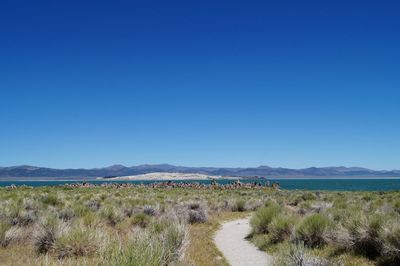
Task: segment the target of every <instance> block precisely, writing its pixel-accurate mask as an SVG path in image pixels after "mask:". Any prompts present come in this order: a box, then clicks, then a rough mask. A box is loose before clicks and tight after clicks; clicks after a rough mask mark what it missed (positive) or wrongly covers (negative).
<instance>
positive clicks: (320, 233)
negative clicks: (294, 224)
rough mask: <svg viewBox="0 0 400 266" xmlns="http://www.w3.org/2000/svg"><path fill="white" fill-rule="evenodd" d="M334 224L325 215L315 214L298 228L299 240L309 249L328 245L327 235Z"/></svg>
mask: <svg viewBox="0 0 400 266" xmlns="http://www.w3.org/2000/svg"><path fill="white" fill-rule="evenodd" d="M332 226H333V224H332V222H331V220H329V218H328V217H326V216H325V215H323V214H313V215H310V216H308V217H306V218H305V219H304V220H303V222H302V223H301V224H300V225H299V227H298V228H297V232H296V233H297V238H298V240H300V241H302V242H304V244H305V245H306V246H308V247H311V248H314V247H320V246H323V245H325V244H326V243H327V241H328V239H327V235H328V233H329V230H330V229H331V228H332Z"/></svg>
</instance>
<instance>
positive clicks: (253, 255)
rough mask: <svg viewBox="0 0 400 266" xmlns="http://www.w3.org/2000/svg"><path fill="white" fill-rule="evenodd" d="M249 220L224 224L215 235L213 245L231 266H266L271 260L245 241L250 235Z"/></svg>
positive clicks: (264, 253) (270, 263)
mask: <svg viewBox="0 0 400 266" xmlns="http://www.w3.org/2000/svg"><path fill="white" fill-rule="evenodd" d="M249 221H250V219H249V218H247V219H239V220H234V221H230V222H226V223H224V224H223V225H222V227H221V229H220V230H219V231H218V232H217V234H216V235H215V243H216V245H217V247H218V249H219V250H220V251H221V252H222V253H223V254H224V257H225V258H226V259H227V261H228V262H229V264H230V265H232V266H261V265H262V266H267V265H272V262H273V259H272V257H271V256H270V255H268V254H267V253H266V252H264V251H261V250H259V249H258V248H257V247H256V246H254V245H253V244H251V243H250V242H249V241H247V240H246V239H245V237H246V236H247V235H248V234H249V233H250V230H251V228H250V224H249Z"/></svg>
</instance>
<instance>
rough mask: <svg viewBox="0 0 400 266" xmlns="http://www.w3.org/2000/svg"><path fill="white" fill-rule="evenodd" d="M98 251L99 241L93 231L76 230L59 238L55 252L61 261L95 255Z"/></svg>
mask: <svg viewBox="0 0 400 266" xmlns="http://www.w3.org/2000/svg"><path fill="white" fill-rule="evenodd" d="M97 249H98V241H97V237H96V234H95V232H94V231H93V230H88V229H82V228H75V229H73V230H72V231H70V232H68V233H67V234H65V235H63V236H61V237H59V238H58V239H57V240H56V242H55V250H56V252H57V256H58V258H59V259H63V258H66V257H80V256H89V255H93V254H94V253H95V252H96V250H97Z"/></svg>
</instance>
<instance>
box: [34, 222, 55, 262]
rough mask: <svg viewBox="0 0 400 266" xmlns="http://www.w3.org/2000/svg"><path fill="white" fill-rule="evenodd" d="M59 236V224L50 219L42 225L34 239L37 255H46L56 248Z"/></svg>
mask: <svg viewBox="0 0 400 266" xmlns="http://www.w3.org/2000/svg"><path fill="white" fill-rule="evenodd" d="M56 236H57V223H56V222H55V221H54V220H53V219H51V218H50V219H48V220H47V221H46V223H44V224H42V226H41V228H40V229H39V230H38V231H37V232H36V235H35V237H34V243H33V245H34V247H35V250H36V252H37V253H39V254H45V253H47V252H49V251H50V250H52V249H53V248H54V242H55V241H56Z"/></svg>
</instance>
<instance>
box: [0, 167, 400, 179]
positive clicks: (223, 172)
mask: <svg viewBox="0 0 400 266" xmlns="http://www.w3.org/2000/svg"><path fill="white" fill-rule="evenodd" d="M154 172H166V173H198V174H206V175H215V176H240V177H254V176H264V177H271V176H273V177H285V176H300V177H301V176H338V177H339V176H343V177H346V176H348V177H352V176H396V177H397V176H400V170H391V171H386V170H382V171H376V170H371V169H366V168H360V167H322V168H317V167H310V168H305V169H289V168H272V167H268V166H259V167H252V168H218V167H184V166H174V165H169V164H158V165H138V166H131V167H126V166H123V165H113V166H110V167H105V168H94V169H52V168H45V167H35V166H25V165H24V166H13V167H0V177H3V178H4V177H44V178H45V177H65V178H66V177H104V176H128V175H138V174H146V173H154Z"/></svg>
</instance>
